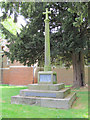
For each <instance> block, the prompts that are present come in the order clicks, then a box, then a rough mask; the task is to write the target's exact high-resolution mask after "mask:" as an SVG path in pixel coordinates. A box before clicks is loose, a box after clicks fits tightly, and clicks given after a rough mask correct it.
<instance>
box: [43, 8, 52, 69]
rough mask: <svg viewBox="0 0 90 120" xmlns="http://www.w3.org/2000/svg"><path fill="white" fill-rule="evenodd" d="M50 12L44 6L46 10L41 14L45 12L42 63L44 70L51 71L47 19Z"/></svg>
mask: <svg viewBox="0 0 90 120" xmlns="http://www.w3.org/2000/svg"><path fill="white" fill-rule="evenodd" d="M49 13H51V11H48V8H46V12H44V13H43V14H46V19H45V20H44V21H45V65H44V71H51V61H50V37H49V19H48V14H49Z"/></svg>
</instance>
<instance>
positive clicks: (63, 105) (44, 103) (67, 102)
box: [11, 93, 76, 109]
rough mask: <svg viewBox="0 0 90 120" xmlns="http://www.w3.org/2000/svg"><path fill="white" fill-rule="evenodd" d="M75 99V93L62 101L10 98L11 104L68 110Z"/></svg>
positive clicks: (20, 97) (55, 99)
mask: <svg viewBox="0 0 90 120" xmlns="http://www.w3.org/2000/svg"><path fill="white" fill-rule="evenodd" d="M75 99H76V93H72V94H70V95H68V96H67V97H66V98H64V99H57V98H44V97H42V98H40V97H26V96H12V98H11V104H28V105H38V106H41V107H50V108H60V109H69V108H70V107H71V105H72V103H73V101H74V100H75Z"/></svg>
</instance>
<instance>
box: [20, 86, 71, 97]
mask: <svg viewBox="0 0 90 120" xmlns="http://www.w3.org/2000/svg"><path fill="white" fill-rule="evenodd" d="M70 91H71V89H70V88H64V89H61V90H59V91H48V90H29V89H24V90H21V91H20V95H21V96H32V97H33V96H36V97H52V98H62V99H63V98H65V97H66V96H67V95H68V94H69V93H70Z"/></svg>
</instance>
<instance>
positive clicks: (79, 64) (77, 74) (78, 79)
mask: <svg viewBox="0 0 90 120" xmlns="http://www.w3.org/2000/svg"><path fill="white" fill-rule="evenodd" d="M72 62H73V86H74V87H75V88H76V87H81V86H84V85H85V71H84V55H83V53H82V52H79V53H77V54H75V53H73V55H72Z"/></svg>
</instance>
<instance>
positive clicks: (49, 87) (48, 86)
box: [28, 83, 64, 91]
mask: <svg viewBox="0 0 90 120" xmlns="http://www.w3.org/2000/svg"><path fill="white" fill-rule="evenodd" d="M63 88H64V83H60V84H29V85H28V89H29V90H48V91H49V90H52V91H58V90H61V89H63Z"/></svg>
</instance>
